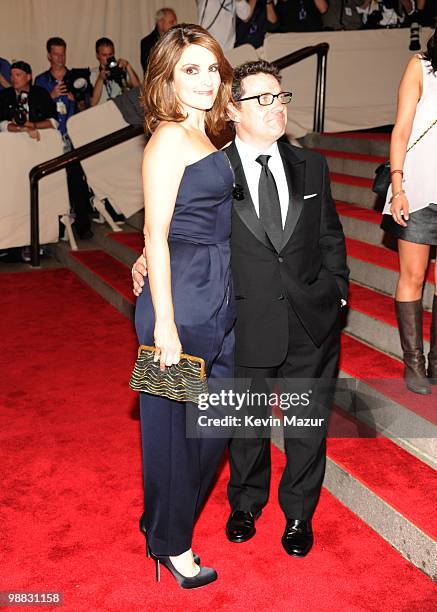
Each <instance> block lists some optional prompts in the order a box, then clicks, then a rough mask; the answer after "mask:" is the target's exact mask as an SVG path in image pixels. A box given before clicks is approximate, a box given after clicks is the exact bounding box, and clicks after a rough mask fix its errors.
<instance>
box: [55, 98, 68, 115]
mask: <svg viewBox="0 0 437 612" xmlns="http://www.w3.org/2000/svg"><path fill="white" fill-rule="evenodd" d="M56 110H57V111H58V113H59V115H66V114H67V107H66V106H65V104H64V102H62V100H58V101H57V102H56Z"/></svg>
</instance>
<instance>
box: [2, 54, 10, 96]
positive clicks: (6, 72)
mask: <svg viewBox="0 0 437 612" xmlns="http://www.w3.org/2000/svg"><path fill="white" fill-rule="evenodd" d="M10 86H11V65H10V63H9V62H8V60H5V59H4V58H3V57H0V91H2V89H6V88H7V87H10Z"/></svg>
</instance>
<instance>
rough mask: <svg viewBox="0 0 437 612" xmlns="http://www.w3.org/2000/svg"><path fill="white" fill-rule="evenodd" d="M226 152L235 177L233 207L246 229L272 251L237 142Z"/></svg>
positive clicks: (225, 150) (227, 148)
mask: <svg viewBox="0 0 437 612" xmlns="http://www.w3.org/2000/svg"><path fill="white" fill-rule="evenodd" d="M224 152H225V153H226V155H227V156H228V159H229V161H230V162H231V166H232V169H233V171H234V176H235V187H234V199H233V207H234V211H235V212H236V213H237V214H238V216H239V217H240V219H241V220H242V221H243V223H244V224H245V225H246V227H247V228H248V229H249V230H250V231H251V232H252V234H253V235H254V236H255V237H256V238H257V239H258V240H259V241H260V242H262V243H263V244H264V245H265V246H266V247H267V248H269V249H272V248H273V246H272V243H271V242H270V240H269V239H268V237H267V234H266V232H265V230H264V228H263V226H262V224H261V222H260V220H259V218H258V215H257V214H256V212H255V206H254V204H253V201H252V198H251V195H250V190H249V186H248V184H247V180H246V176H245V174H244V171H243V164H242V163H241V159H240V156H239V155H238V150H237V147H236V146H235V142H232V143H231V144H230V145H229V146H228V147H226V149H224Z"/></svg>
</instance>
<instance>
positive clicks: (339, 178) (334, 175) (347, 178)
mask: <svg viewBox="0 0 437 612" xmlns="http://www.w3.org/2000/svg"><path fill="white" fill-rule="evenodd" d="M329 175H330V177H331V182H333V183H341V184H342V185H352V186H353V187H361V188H363V189H371V188H372V184H373V180H372V179H369V178H364V177H362V176H351V175H350V174H341V173H340V172H330V173H329Z"/></svg>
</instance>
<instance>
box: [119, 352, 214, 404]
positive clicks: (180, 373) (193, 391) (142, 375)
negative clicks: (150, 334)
mask: <svg viewBox="0 0 437 612" xmlns="http://www.w3.org/2000/svg"><path fill="white" fill-rule="evenodd" d="M155 350H156V349H155V347H154V346H146V345H145V344H141V345H140V346H139V348H138V358H137V360H136V362H135V366H134V371H133V372H132V376H131V379H130V383H129V384H130V387H131V388H132V389H133V390H134V391H144V392H145V393H151V394H152V395H160V396H162V397H166V398H168V399H171V400H175V401H177V402H193V403H195V404H197V403H198V402H199V395H200V394H201V393H208V382H207V379H206V373H205V360H204V359H202V358H201V357H193V356H192V355H185V354H184V353H182V355H181V360H180V361H179V363H177V364H174V365H171V366H166V368H165V370H164V371H163V372H162V371H161V369H160V367H159V361H154V356H155Z"/></svg>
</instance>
